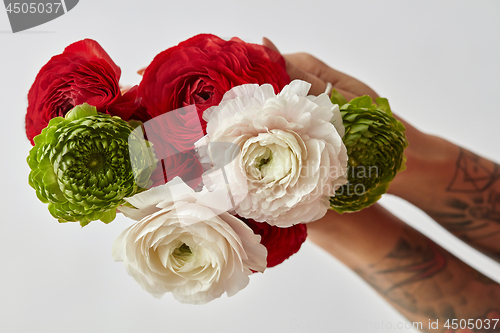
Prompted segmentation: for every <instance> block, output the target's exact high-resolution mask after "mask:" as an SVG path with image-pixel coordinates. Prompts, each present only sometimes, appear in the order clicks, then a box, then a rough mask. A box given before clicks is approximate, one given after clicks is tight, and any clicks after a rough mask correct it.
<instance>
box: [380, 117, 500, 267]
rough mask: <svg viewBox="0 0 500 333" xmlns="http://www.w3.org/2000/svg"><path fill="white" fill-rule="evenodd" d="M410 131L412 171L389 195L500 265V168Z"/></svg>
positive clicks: (409, 169)
mask: <svg viewBox="0 0 500 333" xmlns="http://www.w3.org/2000/svg"><path fill="white" fill-rule="evenodd" d="M405 125H406V124H405ZM406 126H407V127H408V128H409V131H408V140H409V142H410V146H409V147H408V148H407V150H406V151H405V154H406V156H407V163H406V164H407V169H406V171H403V172H401V173H400V174H398V176H397V177H396V179H395V180H394V181H393V183H392V184H391V188H390V189H389V193H391V194H394V195H397V196H399V197H401V198H403V199H405V200H407V201H409V202H411V203H412V204H414V205H415V206H417V207H419V208H421V209H422V210H424V211H425V212H426V213H427V214H428V215H430V216H431V217H432V218H433V219H434V220H436V221H437V222H438V223H439V224H441V225H442V226H443V227H444V228H446V229H447V230H448V231H450V232H451V233H453V234H454V235H456V236H457V237H459V238H461V239H462V240H464V241H465V242H467V243H468V244H470V245H471V246H473V247H475V248H477V249H478V250H480V251H482V252H483V253H485V254H487V255H489V256H490V257H492V258H493V259H495V260H497V261H500V166H499V165H497V164H496V163H494V162H492V161H489V160H487V159H485V158H482V157H479V156H477V155H475V154H473V153H471V152H469V151H467V150H465V149H463V148H460V147H458V146H456V145H454V144H452V143H450V142H448V141H446V140H444V139H441V138H439V137H435V136H431V135H427V134H423V133H421V132H418V131H417V130H415V129H414V128H412V127H410V126H409V125H406Z"/></svg>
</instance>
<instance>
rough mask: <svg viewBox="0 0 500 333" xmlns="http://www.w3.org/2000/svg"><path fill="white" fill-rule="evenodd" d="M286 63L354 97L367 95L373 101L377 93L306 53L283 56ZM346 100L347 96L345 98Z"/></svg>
mask: <svg viewBox="0 0 500 333" xmlns="http://www.w3.org/2000/svg"><path fill="white" fill-rule="evenodd" d="M284 57H285V59H286V60H287V61H288V62H291V63H293V64H294V65H295V66H297V67H299V68H300V69H301V70H303V71H305V72H307V73H310V74H312V75H314V76H316V77H318V78H319V79H321V80H323V81H324V82H330V83H331V84H332V85H333V87H334V88H335V89H337V90H338V91H340V89H342V90H344V91H349V92H350V93H351V95H354V96H355V97H358V96H363V95H369V96H371V97H372V98H373V99H375V98H377V97H378V95H377V93H376V92H375V91H374V90H373V89H371V88H370V87H368V86H367V85H366V84H364V83H363V82H361V81H358V80H356V79H355V78H353V77H352V76H349V75H347V74H344V73H342V72H339V71H337V70H335V69H333V68H331V67H330V66H328V65H327V64H325V63H324V62H322V61H321V60H319V59H317V58H316V57H314V56H312V55H310V54H308V53H294V54H287V55H285V56H284ZM345 97H346V99H347V100H349V98H347V96H345Z"/></svg>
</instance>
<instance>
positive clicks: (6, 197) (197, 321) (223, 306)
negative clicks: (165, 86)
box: [0, 0, 500, 333]
mask: <svg viewBox="0 0 500 333" xmlns="http://www.w3.org/2000/svg"><path fill="white" fill-rule="evenodd" d="M499 16H500V1H498V0H488V1H487V0H474V1H472V0H470V1H463V0H460V1H457V0H453V1H436V0H432V1H430V0H419V1H401V0H394V1H388V0H386V1H380V0H370V1H353V0H342V1H307V2H306V1H301V2H293V1H272V0H265V1H262V0H252V1H250V0H249V1H236V0H231V1H216V0H212V1H183V2H182V4H181V2H180V1H124V0H122V1H110V0H105V1H97V0H81V1H80V3H79V4H78V5H77V6H76V7H75V8H74V9H73V10H72V11H70V12H68V13H67V14H66V15H64V16H62V17H60V18H58V19H56V20H54V21H52V22H49V23H46V24H44V25H42V26H39V27H35V28H33V29H31V30H28V31H26V32H21V33H17V34H12V33H11V32H10V26H9V23H8V19H7V14H6V12H5V10H4V9H3V8H0V96H1V98H0V114H1V118H0V119H1V124H2V131H0V139H1V146H0V147H1V155H0V156H1V163H0V175H1V177H2V183H1V187H0V188H1V191H0V208H1V211H0V221H1V223H0V258H1V259H0V260H1V261H0V263H1V265H0V331H1V332H8V333H10V332H50V333H58V332H155V333H156V332H174V331H182V332H197V331H200V332H252V333H254V332H343V333H347V332H363V333H371V332H384V331H390V332H410V330H405V329H402V330H397V329H393V330H385V329H382V328H381V326H380V325H382V322H384V325H387V323H391V325H393V326H396V324H397V323H398V322H400V321H404V318H402V317H401V316H400V315H399V314H398V313H397V312H396V311H394V310H393V309H392V308H391V307H390V306H389V305H387V304H386V303H385V302H384V300H383V299H382V298H380V297H379V296H378V295H377V294H376V293H375V292H373V291H372V289H371V288H370V287H369V286H368V285H366V284H365V283H364V282H363V281H362V280H361V279H360V278H358V277H357V276H356V275H355V274H354V273H353V272H351V271H349V270H348V269H347V268H345V267H344V266H343V265H342V264H340V263H339V262H338V261H337V260H336V259H334V258H332V257H330V256H329V255H328V254H326V253H325V252H323V251H322V250H321V249H319V248H317V247H316V246H314V245H313V244H311V243H306V244H304V246H303V248H302V249H301V251H300V252H299V253H298V254H297V255H295V256H293V257H292V258H291V259H289V260H287V261H286V262H285V263H284V264H282V265H280V266H278V267H276V268H273V269H269V270H268V271H266V272H265V273H264V274H263V275H262V274H261V275H255V276H253V277H252V278H251V282H250V285H249V286H248V287H247V288H246V289H244V290H243V291H241V292H240V293H239V294H238V295H236V296H235V297H232V298H227V297H225V296H223V297H222V298H221V299H219V300H216V301H214V302H212V303H210V304H208V305H205V306H192V305H183V304H180V303H178V302H176V301H175V300H174V299H173V298H172V297H171V296H170V295H166V296H165V297H164V298H163V299H161V300H157V299H154V298H153V297H152V296H150V295H149V294H148V293H146V292H145V291H143V290H142V289H140V287H139V286H138V285H137V284H136V283H135V282H134V281H133V280H132V278H130V277H129V276H128V275H127V273H126V272H125V269H124V268H123V265H122V264H121V263H115V262H113V260H112V258H111V245H112V243H113V241H114V239H115V237H116V236H117V235H118V234H119V233H120V232H121V230H123V229H125V227H127V226H128V225H129V224H130V223H131V221H129V220H126V219H125V218H122V217H120V218H117V219H116V220H115V221H114V222H113V223H111V224H110V225H104V224H102V223H100V222H93V223H91V224H90V225H89V226H87V227H85V228H83V229H81V228H80V227H79V226H78V225H77V224H75V223H73V224H71V223H68V224H58V223H57V221H56V220H55V219H53V218H52V217H51V216H50V214H49V212H48V210H47V207H46V205H45V204H42V203H41V202H39V201H38V200H37V198H36V195H35V192H34V190H33V189H31V188H30V187H29V185H28V180H27V178H28V173H29V168H28V166H27V164H26V162H25V159H26V156H27V155H28V151H29V149H30V148H31V145H30V143H29V142H28V140H27V139H26V136H25V134H24V117H25V113H26V106H27V98H26V96H27V92H28V90H29V88H30V86H31V84H32V83H33V81H34V79H35V76H36V74H37V72H38V70H39V69H40V68H41V67H42V66H43V65H44V64H45V63H46V62H47V61H48V60H49V59H50V57H52V56H53V55H56V54H59V53H61V52H62V51H63V49H64V48H65V47H66V46H67V45H69V44H71V43H73V42H75V41H77V40H80V39H83V38H93V39H95V40H97V41H98V42H99V43H100V44H101V45H102V46H103V47H104V49H105V50H106V51H107V52H108V53H109V54H110V56H111V57H112V58H113V59H114V61H115V62H116V63H117V64H118V65H119V66H120V67H121V68H122V73H123V74H122V80H121V82H122V83H124V84H137V83H139V81H140V76H139V75H137V74H136V71H137V70H138V69H139V68H141V67H143V66H145V65H147V64H149V62H150V61H151V60H152V59H153V57H154V56H155V55H156V54H157V53H159V52H160V51H162V50H164V49H166V48H168V47H170V46H173V45H176V44H177V43H179V42H180V41H182V40H184V39H186V38H189V37H191V36H193V35H195V34H198V33H214V34H217V35H219V36H221V37H224V38H226V37H231V36H238V37H240V38H242V39H244V40H246V41H248V42H256V43H259V42H260V39H261V37H262V36H267V37H269V38H270V39H271V40H273V41H274V42H275V44H276V45H277V46H278V47H279V48H280V49H281V51H283V52H285V53H289V52H298V51H307V52H309V53H312V54H314V55H316V56H317V57H318V58H320V59H322V60H324V61H325V62H326V63H328V64H329V65H331V66H332V67H335V68H337V69H339V70H342V71H344V72H346V73H349V74H351V75H353V76H355V77H357V78H359V79H361V80H363V81H365V82H367V83H368V84H369V85H371V86H372V87H373V88H374V89H375V90H376V91H377V92H378V93H379V94H380V95H382V96H386V97H388V98H389V99H390V102H391V106H392V107H393V109H394V110H395V111H396V112H397V113H398V114H400V115H401V116H403V117H404V118H406V119H407V120H409V121H410V122H412V123H413V124H414V125H416V126H417V127H418V128H420V129H423V130H425V131H427V132H429V133H434V134H439V135H441V136H443V137H445V138H447V139H449V140H450V141H453V142H455V143H458V144H460V145H462V146H464V147H466V148H468V149H471V150H473V151H475V152H477V153H479V154H481V155H486V156H489V157H490V158H492V159H494V160H496V161H497V162H499V161H500V151H499V149H498V142H499V140H498V139H499V134H498V133H499V132H498V127H499V124H500V112H499V111H500V99H499V96H500V20H499V18H498V17H499ZM382 201H383V203H384V204H385V205H386V206H388V207H389V208H390V209H391V210H392V211H394V212H395V213H396V214H397V215H398V216H400V217H402V218H404V219H405V220H406V221H408V222H409V223H410V224H411V225H413V226H415V227H417V228H418V229H420V230H422V231H423V232H424V233H426V234H427V235H429V236H430V237H431V238H433V239H434V240H437V241H438V242H439V243H441V244H443V245H444V246H445V247H446V248H448V249H451V251H452V252H454V253H455V254H457V255H459V256H460V257H461V258H463V259H464V260H465V261H466V262H467V263H469V264H471V265H472V266H474V267H476V268H479V269H480V270H482V271H483V272H484V273H485V274H487V275H489V276H490V277H491V278H493V279H495V280H496V281H500V266H499V265H498V264H495V263H493V261H491V260H489V259H487V258H485V257H484V256H482V255H480V254H478V253H477V252H475V251H474V250H472V249H470V248H468V247H467V246H465V245H463V244H461V243H460V242H459V241H457V240H454V239H453V238H452V237H450V236H449V235H448V234H447V233H446V232H444V231H443V230H442V229H441V228H440V227H438V226H436V225H435V224H434V223H433V222H432V221H431V220H430V219H429V218H427V217H426V216H425V215H424V214H423V213H421V212H420V211H418V210H417V209H416V208H414V207H411V206H410V205H408V204H406V203H404V202H402V201H401V200H398V199H396V198H393V197H389V196H387V197H385V198H384V199H383V200H382Z"/></svg>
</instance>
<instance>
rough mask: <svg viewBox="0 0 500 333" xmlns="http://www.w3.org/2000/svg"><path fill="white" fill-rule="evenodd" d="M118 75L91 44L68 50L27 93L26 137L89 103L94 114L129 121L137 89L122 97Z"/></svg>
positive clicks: (136, 103)
mask: <svg viewBox="0 0 500 333" xmlns="http://www.w3.org/2000/svg"><path fill="white" fill-rule="evenodd" d="M120 75H121V71H120V67H118V66H117V65H116V64H115V63H114V62H113V60H111V58H110V57H109V55H108V54H107V53H106V51H104V49H103V48H102V47H101V46H100V45H99V44H98V43H97V42H96V41H94V40H91V39H85V40H82V41H79V42H76V43H73V44H71V45H70V46H68V47H67V48H66V49H65V50H64V52H63V53H62V54H60V55H56V56H54V57H52V59H50V60H49V62H48V63H47V64H46V65H45V66H43V67H42V69H41V70H40V72H39V73H38V75H37V77H36V79H35V82H34V83H33V85H32V86H31V89H30V91H29V93H28V113H27V114H26V135H27V136H28V139H29V140H30V141H31V144H34V143H33V137H35V136H36V135H38V134H40V132H41V131H42V129H44V128H45V127H46V126H47V124H48V122H49V120H50V119H52V118H54V117H58V116H64V115H65V114H66V112H68V111H69V110H71V109H72V108H73V107H74V106H75V105H79V104H82V103H85V102H86V103H88V104H90V105H93V106H95V107H96V108H97V111H99V112H103V113H108V114H111V115H114V116H119V117H121V118H122V119H124V120H128V119H129V118H131V116H132V114H133V113H134V112H136V110H137V108H138V107H139V104H140V100H139V99H138V97H137V87H133V88H131V89H129V90H128V91H127V92H126V93H125V94H123V95H122V93H121V92H120V87H119V85H118V81H119V79H120Z"/></svg>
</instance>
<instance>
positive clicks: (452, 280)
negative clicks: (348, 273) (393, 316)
mask: <svg viewBox="0 0 500 333" xmlns="http://www.w3.org/2000/svg"><path fill="white" fill-rule="evenodd" d="M357 273H358V274H359V275H360V276H362V277H363V278H364V279H365V280H366V281H367V282H368V283H369V284H370V285H371V286H372V287H373V288H375V289H376V290H377V291H378V292H379V293H380V294H382V295H383V296H384V297H386V298H387V299H388V300H389V301H390V302H391V303H392V304H394V305H395V306H396V307H397V308H399V309H400V310H404V311H405V312H404V313H403V314H406V315H409V319H410V320H414V319H419V320H427V319H439V321H440V322H441V321H443V320H444V321H446V320H447V319H458V320H460V319H464V318H465V317H467V318H465V319H469V318H470V319H481V318H487V316H490V317H491V314H497V313H499V312H500V300H499V297H500V296H499V295H500V285H498V284H497V283H496V282H495V281H493V280H491V279H489V278H488V277H486V276H484V275H483V274H481V273H480V272H478V271H476V270H474V269H473V268H471V267H470V266H468V265H467V264H465V263H463V262H462V261H460V260H459V259H457V258H456V257H454V256H453V255H451V254H449V253H448V252H447V251H446V250H444V249H442V248H441V247H439V246H438V245H436V244H435V243H434V242H432V241H431V240H429V239H427V238H426V237H425V236H423V235H421V234H419V233H418V232H415V231H414V230H412V229H411V228H409V227H407V228H405V229H404V231H403V234H402V235H401V237H400V239H399V240H398V242H397V243H396V245H395V246H394V248H393V249H392V250H391V251H390V252H389V253H388V254H387V255H386V257H385V258H384V259H382V260H381V261H380V262H378V263H375V264H372V265H370V266H369V267H364V268H362V269H358V270H357ZM485 313H487V315H485ZM443 323H444V322H443ZM443 323H441V325H440V330H439V331H437V332H443V331H444V327H443ZM441 329H442V330H441ZM429 331H432V332H436V331H435V330H429ZM448 332H450V333H451V332H455V331H447V333H448ZM457 332H460V333H462V332H468V333H469V332H470V333H473V332H500V325H499V327H497V329H495V330H484V328H483V329H482V330H477V331H474V330H470V331H457Z"/></svg>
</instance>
